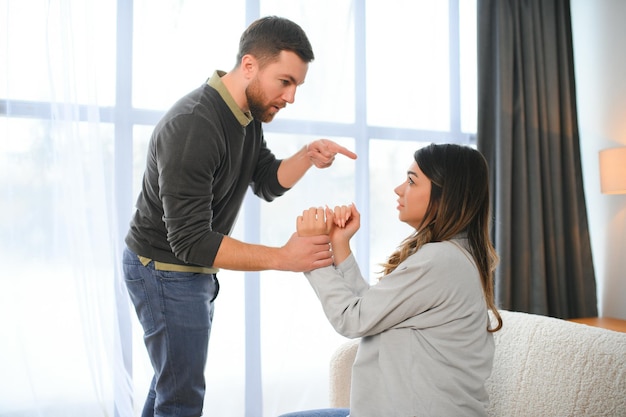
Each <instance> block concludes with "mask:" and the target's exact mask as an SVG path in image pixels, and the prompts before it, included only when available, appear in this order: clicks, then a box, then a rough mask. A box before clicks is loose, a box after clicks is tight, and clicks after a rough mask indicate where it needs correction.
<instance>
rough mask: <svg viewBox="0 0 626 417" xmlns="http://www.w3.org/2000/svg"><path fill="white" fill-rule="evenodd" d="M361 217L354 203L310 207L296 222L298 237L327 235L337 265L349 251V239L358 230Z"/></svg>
mask: <svg viewBox="0 0 626 417" xmlns="http://www.w3.org/2000/svg"><path fill="white" fill-rule="evenodd" d="M360 225H361V215H360V213H359V212H358V210H357V209H356V206H355V205H354V203H352V204H350V205H347V206H346V205H344V206H335V208H334V210H333V209H331V208H329V207H328V206H326V207H325V208H323V207H311V208H309V209H308V210H304V211H303V212H302V215H301V216H298V218H297V220H296V230H297V233H298V236H316V235H329V237H330V242H331V246H332V251H333V257H334V261H335V264H339V263H340V262H341V261H343V260H344V259H345V258H347V257H348V255H349V254H350V253H351V251H350V239H351V238H352V236H354V234H355V233H356V232H357V230H359V227H360Z"/></svg>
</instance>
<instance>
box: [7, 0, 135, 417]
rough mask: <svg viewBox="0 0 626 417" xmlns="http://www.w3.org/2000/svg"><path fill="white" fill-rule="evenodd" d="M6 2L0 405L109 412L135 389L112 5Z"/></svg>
mask: <svg viewBox="0 0 626 417" xmlns="http://www.w3.org/2000/svg"><path fill="white" fill-rule="evenodd" d="M0 5H1V6H0V27H2V32H3V35H2V40H1V41H0V52H1V53H0V68H1V69H0V75H1V79H0V83H1V84H0V97H2V98H3V99H5V100H6V101H5V102H4V104H5V106H6V108H5V112H4V113H5V114H4V115H3V117H1V118H0V137H1V139H0V216H1V217H2V219H3V220H2V226H1V229H0V233H1V239H0V242H1V243H0V244H1V249H0V258H1V263H2V266H3V268H2V272H1V273H0V274H1V275H0V277H1V278H0V285H1V287H2V288H1V290H0V323H1V328H2V341H1V342H0V375H2V377H1V378H0V415H2V416H12V415H19V416H69V415H71V416H79V415H80V416H113V415H114V410H113V403H114V402H113V398H114V396H115V390H119V391H121V392H124V391H125V390H126V391H128V389H129V387H130V385H129V381H128V380H127V379H125V378H124V377H123V375H124V373H123V372H118V370H119V369H116V368H118V367H119V364H120V363H121V362H120V361H119V360H118V359H119V338H118V336H117V334H116V333H117V332H116V328H117V326H116V308H115V295H114V291H115V290H116V288H115V286H114V279H113V277H114V276H115V271H114V265H116V262H115V255H116V252H117V251H118V249H119V248H116V245H115V238H114V236H113V234H112V231H113V230H115V221H116V220H115V219H114V217H113V215H112V213H114V210H113V206H114V196H113V193H112V186H111V182H112V181H111V179H112V177H113V172H112V145H113V129H112V126H111V125H110V124H109V123H103V122H102V120H101V117H100V111H99V109H98V105H101V104H102V102H108V103H110V102H111V101H112V97H111V95H110V93H109V92H108V91H110V87H111V86H112V85H109V86H107V85H106V81H107V80H108V81H112V78H110V72H109V69H110V68H111V65H110V63H109V62H107V60H110V59H111V58H112V46H114V40H115V36H114V28H115V20H114V17H115V13H114V12H115V9H114V8H112V7H111V5H106V4H101V2H98V1H30V0H28V1H8V0H5V1H3V2H1V3H0ZM113 62H114V61H113ZM107 73H108V75H107ZM107 77H108V78H107ZM107 87H109V88H108V89H107ZM17 113H19V114H21V115H24V114H25V113H29V116H30V117H28V118H25V117H16V116H15V115H16V114H17ZM116 375H117V376H120V375H121V376H122V378H121V379H120V380H115V377H116ZM120 398H129V394H128V392H126V393H125V395H121V396H120ZM124 406H126V407H127V409H128V407H130V403H129V402H127V403H126V404H124V401H123V400H121V401H118V411H119V412H120V413H121V414H122V415H131V414H130V413H129V412H128V411H124V410H123V408H124Z"/></svg>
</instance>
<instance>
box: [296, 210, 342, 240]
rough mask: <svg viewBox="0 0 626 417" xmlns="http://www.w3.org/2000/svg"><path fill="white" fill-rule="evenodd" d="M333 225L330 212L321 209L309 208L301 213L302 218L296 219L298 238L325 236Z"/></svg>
mask: <svg viewBox="0 0 626 417" xmlns="http://www.w3.org/2000/svg"><path fill="white" fill-rule="evenodd" d="M332 225H333V216H332V212H329V209H327V210H324V209H323V208H322V207H311V208H310V209H308V210H304V211H303V212H302V216H298V218H297V219H296V230H297V232H298V236H317V235H327V234H329V233H330V230H331V228H332Z"/></svg>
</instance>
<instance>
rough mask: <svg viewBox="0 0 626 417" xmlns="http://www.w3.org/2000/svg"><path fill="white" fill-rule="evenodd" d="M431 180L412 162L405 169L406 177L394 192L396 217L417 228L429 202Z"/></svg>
mask: <svg viewBox="0 0 626 417" xmlns="http://www.w3.org/2000/svg"><path fill="white" fill-rule="evenodd" d="M430 189H431V182H430V179H428V178H427V177H426V176H425V175H424V173H423V172H422V171H421V170H420V169H419V167H418V166H417V163H416V162H413V163H412V164H411V166H410V167H409V170H408V171H407V178H406V181H404V182H403V183H402V184H400V185H398V186H397V187H396V188H395V189H394V192H395V193H396V194H397V195H398V207H397V209H398V212H399V213H398V218H399V219H400V221H402V222H405V223H407V224H409V225H411V226H413V227H414V228H415V229H418V228H419V226H420V225H421V224H422V221H423V220H424V216H425V215H426V209H427V208H428V203H429V202H430Z"/></svg>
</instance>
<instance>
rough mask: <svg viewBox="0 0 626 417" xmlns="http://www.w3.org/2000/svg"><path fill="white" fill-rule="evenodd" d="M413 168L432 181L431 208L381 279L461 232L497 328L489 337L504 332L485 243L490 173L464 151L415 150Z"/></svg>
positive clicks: (491, 255) (476, 155) (493, 261)
mask: <svg viewBox="0 0 626 417" xmlns="http://www.w3.org/2000/svg"><path fill="white" fill-rule="evenodd" d="M414 158H415V162H416V163H417V165H418V166H419V168H420V170H421V171H422V172H423V173H424V175H425V176H426V177H427V178H428V179H429V180H430V181H431V183H432V188H431V193H430V202H429V204H428V208H427V209H426V215H425V216H424V218H425V219H428V224H422V225H420V226H419V228H418V230H416V231H415V232H414V233H413V234H412V235H411V236H409V237H407V238H406V239H405V240H404V241H403V242H402V244H401V245H400V247H398V249H397V250H396V251H395V252H394V253H392V254H391V256H389V258H388V259H387V262H386V263H384V264H383V265H382V266H383V277H384V275H387V274H389V273H390V272H392V271H393V270H395V269H396V267H397V266H398V265H399V264H400V263H401V262H403V261H404V260H405V259H406V258H408V257H409V256H411V255H412V254H414V253H415V252H417V251H418V250H419V249H420V248H421V247H422V245H424V244H426V243H430V242H443V241H446V240H450V239H452V238H453V237H454V236H455V235H457V234H459V233H462V232H465V233H466V234H467V237H468V240H469V246H470V253H471V254H472V257H473V258H474V262H475V263H476V266H477V268H478V272H479V274H480V281H481V284H482V288H483V293H484V296H485V302H486V303H487V308H488V309H489V310H491V311H492V313H493V315H494V317H495V319H496V321H497V325H496V326H495V327H493V328H492V327H491V325H488V326H487V330H488V331H490V332H496V331H498V330H500V329H501V328H502V317H501V316H500V313H499V312H498V309H497V308H496V305H495V301H494V284H493V272H494V270H495V268H496V266H497V264H498V255H497V253H496V250H495V248H494V247H493V244H492V243H491V239H490V237H489V221H490V206H489V173H488V168H487V162H486V161H485V158H484V157H483V156H482V154H481V153H480V152H478V151H477V150H475V149H473V148H470V147H468V146H461V145H454V144H444V145H435V144H431V145H429V146H426V147H424V148H421V149H419V150H417V151H416V152H415V154H414Z"/></svg>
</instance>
